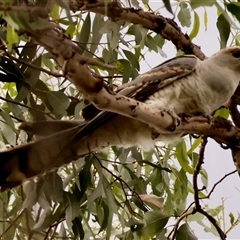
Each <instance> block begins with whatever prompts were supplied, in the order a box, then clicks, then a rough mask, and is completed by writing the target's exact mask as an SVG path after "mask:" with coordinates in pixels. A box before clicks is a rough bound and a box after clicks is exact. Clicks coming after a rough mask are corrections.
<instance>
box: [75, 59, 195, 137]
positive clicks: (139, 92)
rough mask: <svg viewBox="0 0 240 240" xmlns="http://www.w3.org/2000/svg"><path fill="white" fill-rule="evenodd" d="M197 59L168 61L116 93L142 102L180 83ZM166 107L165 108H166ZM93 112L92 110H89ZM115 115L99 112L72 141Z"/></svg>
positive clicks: (192, 68)
mask: <svg viewBox="0 0 240 240" xmlns="http://www.w3.org/2000/svg"><path fill="white" fill-rule="evenodd" d="M197 61H198V59H197V58H196V57H195V56H193V55H184V56H179V57H175V58H173V59H170V60H168V61H166V62H164V63H162V64H160V65H158V66H156V67H154V68H153V69H151V70H150V71H148V72H146V73H143V74H140V75H139V76H138V77H136V78H135V79H134V80H133V81H131V82H128V83H125V84H123V85H122V86H121V87H119V88H118V89H117V93H118V94H121V95H124V96H127V97H130V98H134V99H136V100H137V101H141V102H143V101H144V100H146V99H148V98H149V96H151V95H152V94H154V93H155V92H158V91H159V90H161V89H162V88H164V87H166V86H168V85H170V84H171V83H172V82H174V81H180V80H181V79H182V78H183V77H185V76H187V75H189V74H191V73H192V72H194V71H195V69H196V66H197ZM166 107H167V106H166ZM89 110H93V108H89ZM114 115H115V113H113V112H107V111H100V112H99V113H98V115H97V116H95V117H94V118H93V119H92V120H90V121H89V122H88V123H87V124H86V125H85V126H84V127H82V128H81V129H80V131H79V132H78V133H76V136H74V139H75V137H76V139H81V138H83V137H84V136H85V135H86V134H88V133H89V132H92V131H94V130H95V129H97V128H98V127H100V126H101V125H102V124H103V123H105V122H106V121H108V120H109V119H110V118H111V117H113V116H114Z"/></svg>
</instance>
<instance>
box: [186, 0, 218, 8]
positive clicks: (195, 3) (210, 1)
mask: <svg viewBox="0 0 240 240" xmlns="http://www.w3.org/2000/svg"><path fill="white" fill-rule="evenodd" d="M215 2H216V0H204V1H199V0H191V1H190V5H191V7H192V8H193V9H194V8H198V7H204V6H213V5H214V3H215Z"/></svg>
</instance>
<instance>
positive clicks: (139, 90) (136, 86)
mask: <svg viewBox="0 0 240 240" xmlns="http://www.w3.org/2000/svg"><path fill="white" fill-rule="evenodd" d="M197 61H198V60H197V58H196V57H194V56H182V57H176V58H174V59H172V60H169V61H167V62H165V63H163V64H161V65H159V66H157V67H155V68H153V69H152V70H150V71H148V72H147V73H144V74H141V75H139V76H138V77H137V78H135V79H134V80H133V81H132V82H130V83H127V84H124V85H123V86H121V87H120V88H119V89H118V94H121V95H124V96H127V97H131V98H134V99H136V100H138V101H144V100H145V99H147V98H148V97H149V96H150V95H151V94H154V93H155V92H157V91H159V90H161V89H162V88H163V87H166V86H167V85H169V84H171V83H172V82H174V81H180V80H181V79H182V78H183V77H185V76H187V75H189V74H191V73H192V72H193V71H194V70H195V69H196V65H197ZM114 115H115V113H112V112H106V111H101V112H100V113H99V114H98V115H97V116H95V117H94V118H93V119H92V120H90V121H89V122H84V123H82V124H79V125H77V126H75V127H70V128H69V126H70V125H69V123H68V124H62V125H61V126H62V127H64V128H68V129H66V130H63V131H59V132H56V133H55V134H51V135H50V136H47V137H44V138H42V139H40V140H37V141H35V142H31V143H29V144H25V145H23V146H18V147H15V148H13V149H10V150H7V151H3V152H0V158H1V160H2V161H0V186H1V191H4V190H5V189H7V188H11V187H13V186H15V185H18V184H20V183H21V182H22V181H23V179H24V176H25V177H27V178H30V177H33V176H36V175H38V174H41V173H43V172H44V171H49V170H51V169H52V168H54V167H58V166H60V165H61V161H62V162H63V163H64V161H63V158H65V157H67V158H71V159H72V158H73V157H77V156H75V155H74V154H75V153H74V152H72V150H71V148H69V146H72V145H74V144H78V143H79V141H80V140H81V139H82V138H84V137H86V136H87V135H88V134H89V133H91V132H93V131H94V130H96V129H97V128H98V127H101V126H102V124H104V123H106V122H107V121H109V120H110V119H111V118H112V117H113V116H114ZM51 124H52V123H50V125H51ZM22 126H23V125H22ZM34 126H35V128H38V127H39V128H40V125H37V124H36V125H34ZM43 127H44V125H43ZM25 128H26V126H25ZM55 129H58V128H55ZM51 133H52V132H51ZM45 134H49V132H48V131H47V132H45ZM56 145H57V146H56ZM38 154H43V155H42V156H38ZM33 158H34V159H33ZM38 159H40V160H38ZM32 160H34V161H32ZM56 160H57V163H56ZM67 162H69V161H67ZM43 163H46V164H45V165H46V166H45V165H44V166H42V165H41V164H43ZM32 164H36V165H37V166H32ZM38 165H39V166H40V169H38V167H39V166H38ZM34 169H35V170H34ZM36 169H37V170H36Z"/></svg>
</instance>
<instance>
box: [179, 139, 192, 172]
mask: <svg viewBox="0 0 240 240" xmlns="http://www.w3.org/2000/svg"><path fill="white" fill-rule="evenodd" d="M175 156H176V158H177V160H178V162H179V163H180V165H181V167H182V168H183V170H184V171H185V172H188V173H190V174H193V172H194V170H193V168H191V167H190V166H189V161H188V155H187V149H186V144H185V142H184V141H183V140H182V141H181V142H179V143H178V145H177V146H176V152H175Z"/></svg>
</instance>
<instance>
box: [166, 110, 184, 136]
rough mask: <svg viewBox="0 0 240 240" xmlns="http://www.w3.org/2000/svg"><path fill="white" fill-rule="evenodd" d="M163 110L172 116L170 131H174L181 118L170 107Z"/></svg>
mask: <svg viewBox="0 0 240 240" xmlns="http://www.w3.org/2000/svg"><path fill="white" fill-rule="evenodd" d="M163 112H165V113H167V114H168V115H170V116H171V117H172V120H173V121H172V124H171V126H169V127H168V130H169V131H170V132H173V131H174V130H175V129H176V128H177V127H178V126H179V125H180V123H181V118H180V117H179V116H178V115H177V114H176V113H175V112H174V111H172V110H170V109H163Z"/></svg>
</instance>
